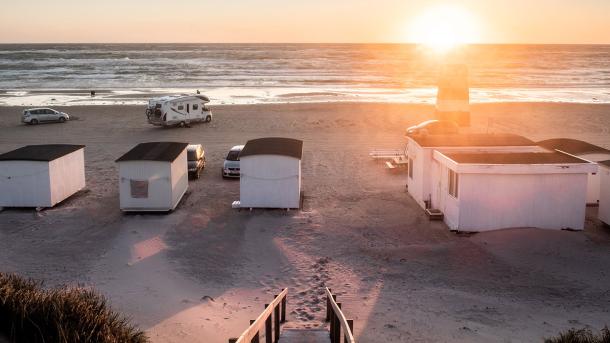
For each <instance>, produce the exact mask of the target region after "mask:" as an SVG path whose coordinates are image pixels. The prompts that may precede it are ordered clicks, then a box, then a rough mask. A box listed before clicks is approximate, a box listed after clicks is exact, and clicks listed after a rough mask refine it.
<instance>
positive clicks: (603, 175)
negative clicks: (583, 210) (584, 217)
mask: <svg viewBox="0 0 610 343" xmlns="http://www.w3.org/2000/svg"><path fill="white" fill-rule="evenodd" d="M598 164H599V172H598V173H599V176H600V186H601V188H600V196H599V213H598V216H599V220H601V221H602V222H604V223H606V225H610V160H608V161H600V162H599V163H598Z"/></svg>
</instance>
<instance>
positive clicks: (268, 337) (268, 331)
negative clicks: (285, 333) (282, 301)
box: [265, 304, 273, 343]
mask: <svg viewBox="0 0 610 343" xmlns="http://www.w3.org/2000/svg"><path fill="white" fill-rule="evenodd" d="M267 307H269V304H265V308H267ZM271 332H272V330H271V316H269V317H267V319H265V343H273V338H272V337H271V334H272V333H271Z"/></svg>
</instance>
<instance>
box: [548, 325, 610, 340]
mask: <svg viewBox="0 0 610 343" xmlns="http://www.w3.org/2000/svg"><path fill="white" fill-rule="evenodd" d="M544 342H545V343H610V330H608V327H607V326H606V327H604V328H603V329H602V330H601V332H600V333H599V335H596V334H594V333H593V332H591V330H589V329H570V330H568V331H565V332H562V333H560V334H559V336H557V337H552V338H547V339H545V340H544Z"/></svg>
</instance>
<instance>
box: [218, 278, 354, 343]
mask: <svg viewBox="0 0 610 343" xmlns="http://www.w3.org/2000/svg"><path fill="white" fill-rule="evenodd" d="M325 291H326V321H327V322H329V323H330V325H329V330H325V329H286V330H283V331H282V330H281V325H282V324H283V323H285V322H286V295H287V294H288V289H287V288H284V289H283V290H282V292H281V293H280V294H278V295H276V296H275V298H274V299H273V301H272V302H271V303H270V304H265V310H263V312H262V313H261V314H260V315H259V316H258V318H256V319H255V320H251V321H250V326H249V327H248V328H247V329H246V330H245V331H244V332H243V333H242V334H241V336H239V338H230V339H229V343H260V339H261V332H263V331H264V334H263V336H262V337H264V339H265V343H322V342H324V343H328V342H331V343H341V342H342V341H343V342H345V343H356V340H355V339H354V334H353V330H354V321H353V320H348V319H345V315H344V314H343V312H342V311H341V303H337V296H336V295H334V294H332V292H331V290H330V288H328V287H326V289H325Z"/></svg>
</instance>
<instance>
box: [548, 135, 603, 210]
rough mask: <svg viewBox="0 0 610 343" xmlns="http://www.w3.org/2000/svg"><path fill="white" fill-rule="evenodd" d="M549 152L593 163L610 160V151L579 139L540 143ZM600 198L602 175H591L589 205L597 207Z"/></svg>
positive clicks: (589, 179) (557, 139) (559, 139)
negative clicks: (555, 151) (553, 151)
mask: <svg viewBox="0 0 610 343" xmlns="http://www.w3.org/2000/svg"><path fill="white" fill-rule="evenodd" d="M538 145H540V146H542V147H545V148H547V149H549V150H559V151H563V152H566V153H568V154H570V155H574V156H577V157H580V158H583V159H585V160H588V161H592V162H600V161H607V160H610V150H608V149H606V148H602V147H600V146H597V145H594V144H591V143H588V142H584V141H581V140H578V139H570V138H553V139H547V140H543V141H540V142H538ZM599 197H600V175H599V174H598V173H597V172H593V173H591V174H589V177H588V179H587V204H589V205H597V204H598V203H599Z"/></svg>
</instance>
